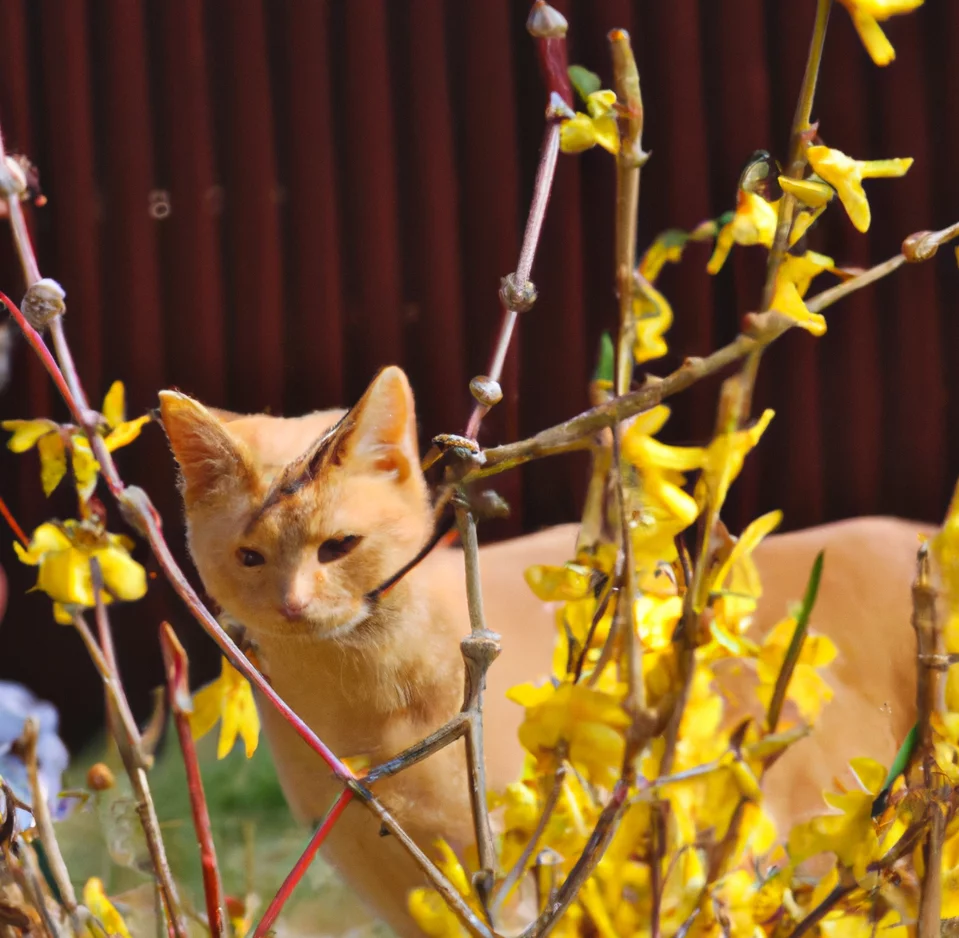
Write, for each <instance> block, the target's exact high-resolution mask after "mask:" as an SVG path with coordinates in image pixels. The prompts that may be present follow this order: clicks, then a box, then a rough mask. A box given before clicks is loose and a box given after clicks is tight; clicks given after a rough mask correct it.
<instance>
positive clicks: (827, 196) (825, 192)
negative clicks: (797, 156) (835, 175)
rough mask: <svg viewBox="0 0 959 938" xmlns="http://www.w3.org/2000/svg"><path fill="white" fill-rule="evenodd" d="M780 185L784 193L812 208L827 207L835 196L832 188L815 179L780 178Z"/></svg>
mask: <svg viewBox="0 0 959 938" xmlns="http://www.w3.org/2000/svg"><path fill="white" fill-rule="evenodd" d="M779 185H780V186H782V189H783V191H784V192H788V193H789V194H790V195H794V196H795V197H796V198H797V199H799V201H800V202H802V203H803V205H808V206H810V207H811V208H819V207H820V206H821V205H825V204H826V203H827V202H829V201H831V200H832V197H833V196H834V195H835V191H834V190H833V188H832V186H829V185H827V184H826V183H824V182H818V181H817V180H815V179H790V178H789V177H788V176H780V177H779Z"/></svg>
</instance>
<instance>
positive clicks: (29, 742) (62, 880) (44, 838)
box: [10, 717, 84, 934]
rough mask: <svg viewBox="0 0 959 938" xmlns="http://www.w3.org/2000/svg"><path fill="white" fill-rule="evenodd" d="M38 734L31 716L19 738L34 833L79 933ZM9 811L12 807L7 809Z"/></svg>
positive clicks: (79, 918) (76, 905)
mask: <svg viewBox="0 0 959 938" xmlns="http://www.w3.org/2000/svg"><path fill="white" fill-rule="evenodd" d="M39 735H40V728H39V726H38V725H37V721H36V720H34V719H33V717H29V718H28V719H27V720H26V722H25V723H24V725H23V734H22V735H21V737H20V740H21V743H22V746H23V762H24V765H26V768H27V780H28V782H29V783H30V800H31V802H32V805H31V808H32V811H33V819H34V821H35V822H36V825H37V834H38V835H39V837H40V843H41V844H43V849H44V852H45V853H46V855H47V862H48V863H49V865H50V873H51V875H52V876H53V881H54V882H55V883H56V884H57V889H58V890H59V891H60V897H61V898H62V899H63V904H64V906H65V908H66V910H67V915H69V916H70V923H71V924H72V926H73V930H74V931H75V932H77V933H78V934H80V933H81V932H82V931H83V927H84V925H83V918H84V916H83V915H82V914H81V911H80V905H79V903H78V902H77V894H76V893H75V892H74V890H73V883H72V882H71V881H70V874H69V873H68V872H67V866H66V863H64V862H63V854H62V853H61V851H60V844H59V842H58V841H57V835H56V832H55V831H54V829H53V818H52V817H51V816H50V805H49V804H48V803H47V793H46V791H45V790H44V788H43V780H42V779H41V778H40V768H39V766H38V764H37V741H38V739H39ZM10 810H12V809H10Z"/></svg>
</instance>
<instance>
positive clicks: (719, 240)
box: [706, 222, 735, 274]
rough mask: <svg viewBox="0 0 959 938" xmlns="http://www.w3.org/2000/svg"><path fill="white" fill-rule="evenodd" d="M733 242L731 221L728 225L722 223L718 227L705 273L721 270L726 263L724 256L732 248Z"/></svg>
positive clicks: (716, 272)
mask: <svg viewBox="0 0 959 938" xmlns="http://www.w3.org/2000/svg"><path fill="white" fill-rule="evenodd" d="M734 243H735V240H734V238H733V223H732V222H730V223H729V224H728V225H723V227H722V228H720V229H719V234H718V235H717V237H716V246H715V247H714V248H713V253H712V255H711V256H710V258H709V263H707V264H706V273H708V274H718V273H719V271H720V270H722V267H723V264H725V263H726V258H727V257H729V252H730V251H731V250H732V249H733V244H734Z"/></svg>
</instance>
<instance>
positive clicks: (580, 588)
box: [524, 563, 592, 602]
mask: <svg viewBox="0 0 959 938" xmlns="http://www.w3.org/2000/svg"><path fill="white" fill-rule="evenodd" d="M524 576H525V578H526V583H527V585H528V586H529V588H530V589H531V590H532V591H533V593H534V595H535V596H536V598H537V599H541V600H542V601H543V602H560V601H563V602H566V601H568V600H576V599H583V598H584V597H586V596H588V595H589V594H590V584H591V582H592V574H591V571H590V569H589V568H588V567H582V566H580V565H579V564H575V563H568V564H566V565H565V566H562V567H551V566H547V565H545V564H537V565H536V566H533V567H529V568H528V569H527V570H526V572H525V573H524Z"/></svg>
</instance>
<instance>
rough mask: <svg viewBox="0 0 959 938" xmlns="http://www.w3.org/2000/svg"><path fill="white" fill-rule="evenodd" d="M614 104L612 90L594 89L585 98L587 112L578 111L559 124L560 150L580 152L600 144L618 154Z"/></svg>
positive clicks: (617, 128) (617, 133)
mask: <svg viewBox="0 0 959 938" xmlns="http://www.w3.org/2000/svg"><path fill="white" fill-rule="evenodd" d="M615 104H616V92H615V91H594V92H593V93H592V94H591V95H590V96H589V97H588V98H587V99H586V110H587V111H589V113H588V114H583V113H582V111H577V112H576V116H575V117H571V118H569V119H568V120H564V121H563V122H562V124H560V128H559V145H560V149H561V150H562V151H563V152H564V153H582V152H583V150H589V149H591V148H592V147H594V146H596V144H599V145H600V146H601V147H602V148H603V149H604V150H608V151H609V152H610V153H613V154H616V153H619V126H618V124H617V122H616V108H615Z"/></svg>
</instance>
